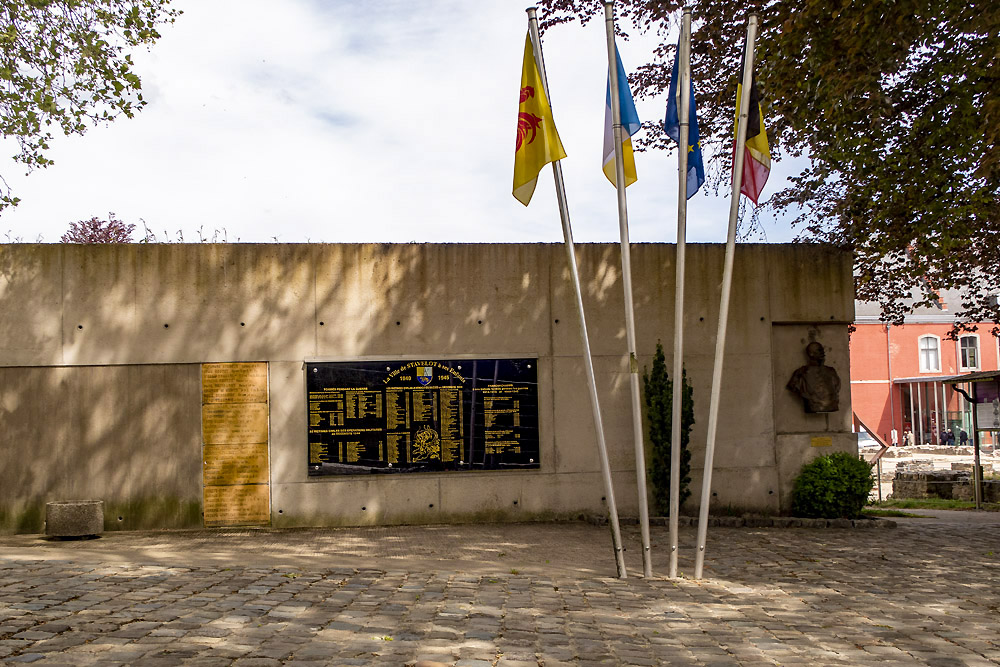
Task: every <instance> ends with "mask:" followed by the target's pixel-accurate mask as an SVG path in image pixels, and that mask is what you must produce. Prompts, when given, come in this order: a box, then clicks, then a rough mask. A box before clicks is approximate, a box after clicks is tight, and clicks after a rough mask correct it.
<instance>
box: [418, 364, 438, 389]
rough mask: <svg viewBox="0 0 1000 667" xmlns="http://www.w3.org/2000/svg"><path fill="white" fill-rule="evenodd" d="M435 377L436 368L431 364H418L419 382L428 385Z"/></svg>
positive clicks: (424, 385)
mask: <svg viewBox="0 0 1000 667" xmlns="http://www.w3.org/2000/svg"><path fill="white" fill-rule="evenodd" d="M433 379H434V369H433V368H431V367H430V366H417V382H419V383H420V385H421V386H422V387H426V386H427V385H429V384H430V383H431V380H433Z"/></svg>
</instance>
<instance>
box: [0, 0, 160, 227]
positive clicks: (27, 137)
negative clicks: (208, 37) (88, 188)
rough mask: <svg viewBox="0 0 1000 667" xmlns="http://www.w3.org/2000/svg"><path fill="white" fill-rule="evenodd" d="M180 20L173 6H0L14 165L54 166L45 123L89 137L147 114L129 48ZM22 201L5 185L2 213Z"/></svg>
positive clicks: (1, 123) (1, 114)
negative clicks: (101, 126) (94, 130)
mask: <svg viewBox="0 0 1000 667" xmlns="http://www.w3.org/2000/svg"><path fill="white" fill-rule="evenodd" d="M179 14H180V12H179V11H178V10H174V9H170V8H169V0H86V1H83V0H0V131H2V132H3V136H4V137H9V138H14V139H16V140H17V143H18V147H19V151H18V153H16V154H15V155H14V156H13V158H14V160H15V162H19V163H22V164H24V165H26V166H27V167H28V170H29V171H30V170H32V169H35V168H40V167H45V166H48V165H49V164H51V161H50V160H49V159H48V158H47V157H46V155H45V152H46V150H48V148H49V142H50V140H51V139H52V134H51V133H49V132H47V131H43V130H42V127H43V125H45V126H49V125H57V126H58V127H59V129H60V130H61V131H62V133H63V134H66V135H70V134H83V133H85V132H86V130H87V129H88V128H89V127H91V126H92V125H94V124H96V123H98V122H107V121H110V120H114V119H115V118H117V117H118V116H121V115H125V116H126V117H131V116H132V115H134V113H135V111H136V110H138V109H140V108H142V106H144V105H145V101H144V100H143V99H142V97H141V95H140V94H139V90H140V88H141V81H140V78H139V76H138V75H137V74H136V73H135V72H134V71H133V70H132V67H133V62H132V58H131V55H130V54H129V52H128V50H129V49H130V48H134V47H136V46H139V45H141V44H151V43H152V42H153V41H155V40H156V39H157V38H159V36H160V34H159V32H158V30H157V28H158V26H160V25H163V24H169V23H172V22H173V21H174V20H175V19H176V17H177V16H178V15H179ZM0 186H4V184H3V181H2V179H0ZM17 201H18V200H17V198H16V197H11V196H10V192H9V191H8V190H6V189H5V186H4V187H0V210H2V209H3V208H5V207H6V206H10V205H15V204H16V203H17Z"/></svg>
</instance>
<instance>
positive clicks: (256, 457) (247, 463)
mask: <svg viewBox="0 0 1000 667" xmlns="http://www.w3.org/2000/svg"><path fill="white" fill-rule="evenodd" d="M204 454H205V467H204V482H205V486H227V485H231V484H267V483H268V467H267V443H266V442H264V443H257V444H250V445H209V444H206V445H205V449H204Z"/></svg>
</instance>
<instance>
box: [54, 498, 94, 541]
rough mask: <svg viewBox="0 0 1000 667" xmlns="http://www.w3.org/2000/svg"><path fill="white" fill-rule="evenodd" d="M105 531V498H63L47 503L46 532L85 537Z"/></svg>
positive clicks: (61, 535) (56, 534) (60, 535)
mask: <svg viewBox="0 0 1000 667" xmlns="http://www.w3.org/2000/svg"><path fill="white" fill-rule="evenodd" d="M102 532H104V501H103V500H62V501H57V502H51V503H46V504H45V534H46V535H48V536H50V537H84V536H87V535H100V534H101V533H102Z"/></svg>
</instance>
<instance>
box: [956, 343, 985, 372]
mask: <svg viewBox="0 0 1000 667" xmlns="http://www.w3.org/2000/svg"><path fill="white" fill-rule="evenodd" d="M967 338H971V339H972V340H974V341H976V360H975V361H976V363H975V364H974V365H970V366H966V365H965V364H964V363H962V361H963V359H962V356H963V355H962V341H963V340H965V339H967ZM955 344H956V346H957V349H958V370H959V372H960V373H964V372H967V371H978V370H980V369H982V367H983V351H982V346H981V345H980V344H979V334H962V335H961V336H959V337H958V340H957V341H955Z"/></svg>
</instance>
